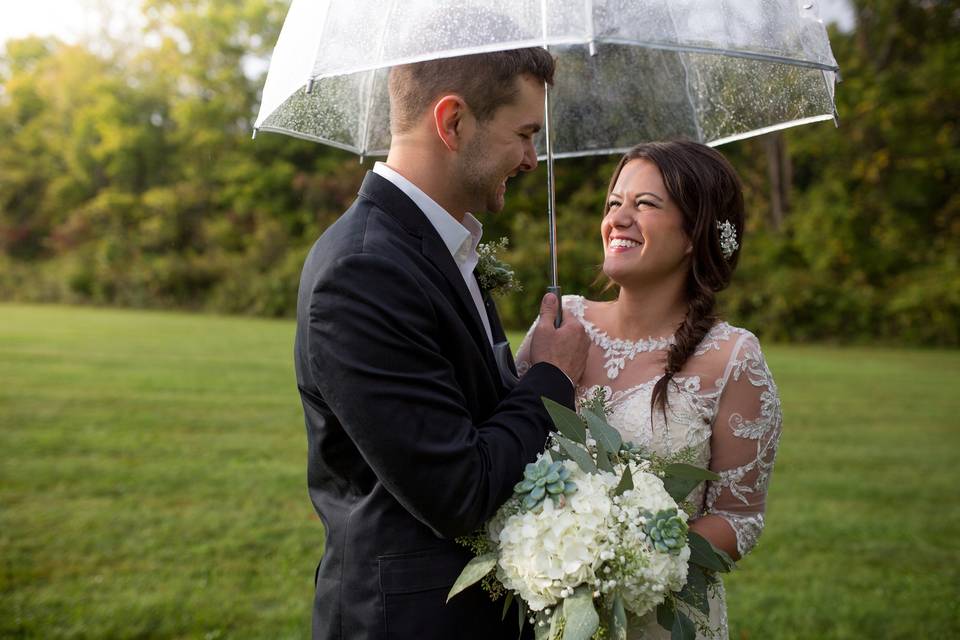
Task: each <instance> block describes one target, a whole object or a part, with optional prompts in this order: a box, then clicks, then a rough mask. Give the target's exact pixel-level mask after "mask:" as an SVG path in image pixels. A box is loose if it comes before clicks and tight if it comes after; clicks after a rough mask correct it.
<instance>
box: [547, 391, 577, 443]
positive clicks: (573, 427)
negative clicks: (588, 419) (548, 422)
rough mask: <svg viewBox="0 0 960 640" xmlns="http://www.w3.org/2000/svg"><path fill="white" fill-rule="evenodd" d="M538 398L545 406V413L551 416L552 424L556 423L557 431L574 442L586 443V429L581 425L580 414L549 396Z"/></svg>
mask: <svg viewBox="0 0 960 640" xmlns="http://www.w3.org/2000/svg"><path fill="white" fill-rule="evenodd" d="M540 399H541V400H543V406H545V407H546V408H547V413H549V414H550V417H551V418H553V424H554V425H556V427H557V431H559V432H560V433H562V434H563V435H564V436H565V437H567V438H569V439H570V440H573V441H574V442H578V443H580V444H586V443H587V429H586V427H584V426H583V422H582V421H581V420H580V416H578V415H577V414H576V413H574V412H573V411H571V410H570V409H567V408H566V407H565V406H563V405H562V404H560V403H559V402H554V401H553V400H551V399H550V398H544V397H541V398H540Z"/></svg>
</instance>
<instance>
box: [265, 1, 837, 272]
mask: <svg viewBox="0 0 960 640" xmlns="http://www.w3.org/2000/svg"><path fill="white" fill-rule="evenodd" d="M534 46H542V47H547V48H548V49H549V50H550V52H551V53H553V54H554V55H555V56H556V58H557V73H556V77H555V84H554V86H553V87H552V88H550V90H549V91H548V94H547V105H546V114H547V127H546V128H545V132H544V135H542V136H541V137H540V140H539V141H538V145H539V146H538V152H539V153H540V155H541V159H545V160H546V161H547V169H548V189H549V193H550V198H549V207H548V223H549V237H550V256H551V282H552V285H553V286H552V288H553V289H554V290H557V291H558V289H557V275H556V274H557V268H556V242H555V239H556V224H555V215H554V203H553V159H554V158H555V157H557V158H561V157H573V156H583V155H596V154H612V153H622V152H624V151H626V150H627V149H629V148H630V147H632V146H633V145H634V144H636V143H638V142H642V141H647V140H658V139H665V138H673V137H685V138H689V139H692V140H697V141H700V142H703V143H706V144H711V145H718V144H722V143H724V142H730V141H733V140H738V139H741V138H746V137H749V136H754V135H758V134H762V133H767V132H770V131H775V130H777V129H783V128H786V127H791V126H796V125H799V124H805V123H808V122H815V121H820V120H830V119H835V117H836V114H835V109H834V84H835V81H836V78H837V71H838V69H837V64H836V61H835V60H834V58H833V54H832V52H831V50H830V43H829V40H828V38H827V32H826V29H825V27H824V25H823V23H822V22H821V21H820V20H819V18H818V17H817V8H816V3H815V2H804V1H800V0H484V1H479V0H386V1H385V0H327V1H323V0H293V3H292V5H291V7H290V11H289V14H288V15H287V19H286V21H285V22H284V25H283V30H282V31H281V34H280V38H279V40H278V42H277V46H276V49H275V50H274V53H273V58H272V60H271V62H270V70H269V73H268V75H267V80H266V85H265V86H264V90H263V99H262V102H261V106H260V114H259V116H258V117H257V120H256V124H255V128H256V129H258V130H261V131H274V132H279V133H285V134H288V135H292V136H297V137H300V138H306V139H309V140H315V141H317V142H321V143H324V144H329V145H333V146H335V147H340V148H342V149H347V150H349V151H352V152H354V153H357V154H360V155H361V156H365V155H385V154H386V152H387V149H388V148H389V146H390V131H389V98H388V95H387V72H388V70H389V68H390V67H392V66H395V65H398V64H405V63H411V62H419V61H423V60H429V59H434V58H441V57H451V56H460V55H467V54H473V53H482V52H486V51H496V50H505V49H516V48H521V47H534Z"/></svg>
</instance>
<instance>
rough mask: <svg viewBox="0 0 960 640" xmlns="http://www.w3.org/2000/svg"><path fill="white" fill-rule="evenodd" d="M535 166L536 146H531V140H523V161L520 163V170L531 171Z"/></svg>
mask: <svg viewBox="0 0 960 640" xmlns="http://www.w3.org/2000/svg"><path fill="white" fill-rule="evenodd" d="M536 168H537V148H536V147H535V146H533V140H532V139H530V140H525V141H524V144H523V162H521V163H520V170H521V171H533V170H534V169H536Z"/></svg>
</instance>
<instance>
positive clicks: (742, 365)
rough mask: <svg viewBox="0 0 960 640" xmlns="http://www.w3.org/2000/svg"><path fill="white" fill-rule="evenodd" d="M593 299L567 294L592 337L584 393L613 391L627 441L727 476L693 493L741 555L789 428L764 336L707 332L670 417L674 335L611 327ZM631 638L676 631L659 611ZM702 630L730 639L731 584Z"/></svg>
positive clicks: (718, 328) (614, 419) (715, 597)
mask: <svg viewBox="0 0 960 640" xmlns="http://www.w3.org/2000/svg"><path fill="white" fill-rule="evenodd" d="M600 304H605V303H591V302H589V301H587V300H585V299H584V298H583V297H582V296H564V297H563V306H564V309H565V311H566V312H567V313H572V314H573V315H574V316H576V318H577V319H579V320H580V322H581V323H582V324H583V326H584V329H585V330H586V332H587V334H588V335H589V336H590V339H591V341H592V344H591V346H590V350H589V353H588V356H587V366H586V370H585V372H584V375H583V378H582V379H581V385H580V386H578V387H577V401H578V403H579V402H583V401H586V400H588V399H590V398H591V397H592V396H593V395H594V394H595V393H596V391H597V389H598V388H600V389H602V391H603V393H604V395H605V396H606V398H607V400H608V402H609V406H610V407H611V408H612V413H611V414H610V415H609V416H608V420H609V422H610V424H611V425H613V426H614V427H616V428H617V429H618V430H619V431H620V433H621V434H623V438H624V440H628V441H631V442H634V443H636V444H639V445H641V446H643V447H644V448H646V449H647V450H652V451H653V452H655V453H657V454H658V455H661V456H683V457H684V459H685V460H686V461H688V462H690V463H691V464H695V465H698V466H704V467H709V468H710V469H712V470H713V471H715V472H716V473H717V474H719V475H720V480H719V481H716V482H708V483H705V484H703V485H701V486H700V488H699V489H698V490H697V491H696V492H694V494H692V495H691V498H690V500H691V503H692V504H694V505H696V508H697V510H696V513H694V514H692V515H691V522H692V521H693V520H694V519H696V518H699V517H701V516H704V515H708V514H710V515H715V516H719V517H720V518H723V520H724V521H726V522H727V523H728V524H729V526H730V528H731V529H732V530H733V532H734V534H735V535H736V539H737V549H738V551H739V553H740V556H741V557H743V556H744V555H746V554H747V552H749V551H750V550H751V549H752V548H753V546H754V545H755V544H756V542H757V538H758V537H759V536H760V532H761V531H762V530H763V512H764V503H765V497H766V492H767V485H768V483H769V481H770V472H771V470H772V468H773V461H774V456H775V454H776V449H777V442H778V440H779V437H780V424H781V413H780V399H779V397H778V395H777V387H776V385H775V384H774V382H773V378H772V376H771V375H770V370H769V369H768V368H767V364H766V362H765V361H764V358H763V354H762V353H761V351H760V344H759V342H758V341H757V338H756V337H755V336H754V335H753V334H752V333H750V332H749V331H747V330H745V329H740V328H737V327H733V326H731V325H729V324H727V323H725V322H720V323H717V324H716V325H714V326H713V328H712V329H711V330H710V331H709V333H708V334H707V335H706V336H705V337H704V339H703V341H702V342H701V343H700V345H699V346H698V347H697V349H696V351H695V353H694V354H693V355H692V356H691V357H690V358H689V360H687V362H686V364H685V365H684V366H683V369H682V370H681V371H680V372H679V373H678V374H677V375H675V376H674V382H675V383H676V384H671V385H669V387H668V393H667V400H668V404H667V410H666V419H665V418H664V413H663V412H662V411H660V410H657V411H653V412H651V407H650V398H651V395H652V392H653V387H654V385H655V384H656V382H657V381H658V380H659V379H660V378H661V377H662V375H663V367H664V364H665V362H666V352H667V349H668V348H669V345H670V344H671V342H672V337H669V338H650V339H647V340H639V341H636V342H633V341H628V340H621V339H618V338H616V337H613V336H610V335H607V333H605V332H604V331H601V330H600V329H598V328H597V327H596V326H595V325H594V323H593V322H591V320H590V318H591V317H592V316H591V306H592V305H600ZM529 337H530V336H529V334H528V336H527V339H526V340H524V343H523V344H522V345H521V347H520V349H519V350H518V352H517V367H518V371H519V373H520V374H521V375H522V374H523V373H524V372H525V371H526V369H528V368H529V366H530V363H529V348H528V344H529ZM630 627H631V628H630V638H633V639H639V638H644V639H647V638H656V639H661V638H662V639H664V640H668V639H669V638H670V632H669V631H667V630H665V629H663V628H662V627H660V626H659V625H658V624H657V621H656V618H655V616H654V615H653V614H649V615H647V616H645V617H644V618H643V619H641V620H639V621H634V622H633V623H632V624H631V625H630ZM697 637H698V638H705V639H706V638H710V639H716V638H727V613H726V602H725V599H724V592H723V585H722V583H720V584H719V585H718V588H717V589H713V590H711V593H710V619H709V629H703V630H701V632H700V633H698V636H697Z"/></svg>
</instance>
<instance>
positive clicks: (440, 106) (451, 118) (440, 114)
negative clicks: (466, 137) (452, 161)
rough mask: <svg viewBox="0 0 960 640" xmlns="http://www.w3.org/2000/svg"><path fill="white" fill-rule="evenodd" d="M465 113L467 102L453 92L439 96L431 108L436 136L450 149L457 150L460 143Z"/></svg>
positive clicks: (466, 111)
mask: <svg viewBox="0 0 960 640" xmlns="http://www.w3.org/2000/svg"><path fill="white" fill-rule="evenodd" d="M467 113H468V109H467V103H466V102H464V101H463V98H461V97H460V96H458V95H453V94H451V95H447V96H443V97H442V98H440V100H438V101H437V104H436V105H435V106H434V108H433V122H434V125H435V126H436V128H437V136H439V138H440V140H441V142H443V145H444V146H445V147H446V148H447V149H449V150H450V151H458V150H459V149H460V146H461V145H462V141H463V129H464V125H465V121H466V117H467Z"/></svg>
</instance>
